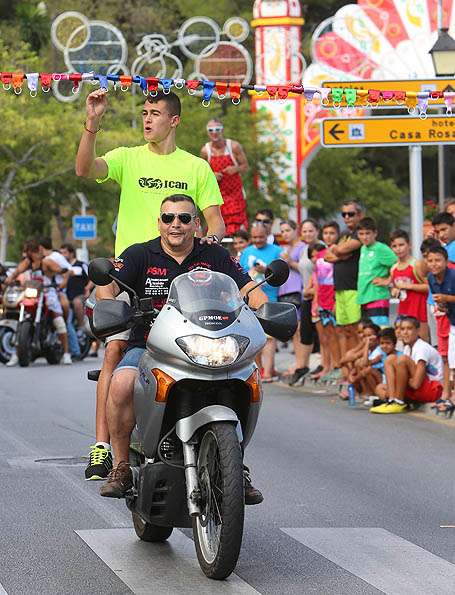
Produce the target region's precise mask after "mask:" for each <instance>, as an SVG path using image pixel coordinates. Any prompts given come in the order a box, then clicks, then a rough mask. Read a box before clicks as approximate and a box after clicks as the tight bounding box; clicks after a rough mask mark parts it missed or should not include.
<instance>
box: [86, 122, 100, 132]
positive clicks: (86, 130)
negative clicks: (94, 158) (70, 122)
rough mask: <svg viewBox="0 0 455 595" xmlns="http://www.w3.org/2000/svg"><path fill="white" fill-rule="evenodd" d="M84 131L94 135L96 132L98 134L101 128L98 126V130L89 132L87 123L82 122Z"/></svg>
mask: <svg viewBox="0 0 455 595" xmlns="http://www.w3.org/2000/svg"><path fill="white" fill-rule="evenodd" d="M84 130H86V131H87V132H90V134H96V133H97V132H99V131H100V130H101V128H100V127H99V126H98V130H95V131H93V130H89V129H88V128H87V122H84Z"/></svg>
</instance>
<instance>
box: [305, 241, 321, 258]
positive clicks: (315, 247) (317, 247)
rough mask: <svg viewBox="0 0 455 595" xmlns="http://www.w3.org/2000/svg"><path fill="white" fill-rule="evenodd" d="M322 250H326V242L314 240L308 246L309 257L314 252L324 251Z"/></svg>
mask: <svg viewBox="0 0 455 595" xmlns="http://www.w3.org/2000/svg"><path fill="white" fill-rule="evenodd" d="M322 250H325V246H324V244H321V242H313V243H312V244H310V245H309V246H308V252H307V254H308V258H311V257H312V255H313V252H322Z"/></svg>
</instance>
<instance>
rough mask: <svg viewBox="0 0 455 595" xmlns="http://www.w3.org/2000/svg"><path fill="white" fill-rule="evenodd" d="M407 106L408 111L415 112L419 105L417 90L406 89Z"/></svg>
mask: <svg viewBox="0 0 455 595" xmlns="http://www.w3.org/2000/svg"><path fill="white" fill-rule="evenodd" d="M406 107H407V108H408V113H409V114H413V113H414V112H415V109H416V107H417V93H416V91H406Z"/></svg>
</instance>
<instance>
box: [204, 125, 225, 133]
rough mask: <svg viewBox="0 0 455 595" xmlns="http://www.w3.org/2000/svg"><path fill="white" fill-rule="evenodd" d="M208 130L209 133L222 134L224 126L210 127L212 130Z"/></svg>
mask: <svg viewBox="0 0 455 595" xmlns="http://www.w3.org/2000/svg"><path fill="white" fill-rule="evenodd" d="M207 130H208V131H209V132H221V131H222V130H223V127H222V126H210V128H207Z"/></svg>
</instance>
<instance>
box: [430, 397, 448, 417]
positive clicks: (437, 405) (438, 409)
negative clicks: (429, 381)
mask: <svg viewBox="0 0 455 595" xmlns="http://www.w3.org/2000/svg"><path fill="white" fill-rule="evenodd" d="M447 400H448V399H447ZM443 403H444V404H445V403H446V399H436V401H435V402H434V403H433V404H432V405H430V409H433V410H434V411H435V413H436V415H438V414H439V413H444V411H445V409H441V407H440V405H442V404H443Z"/></svg>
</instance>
